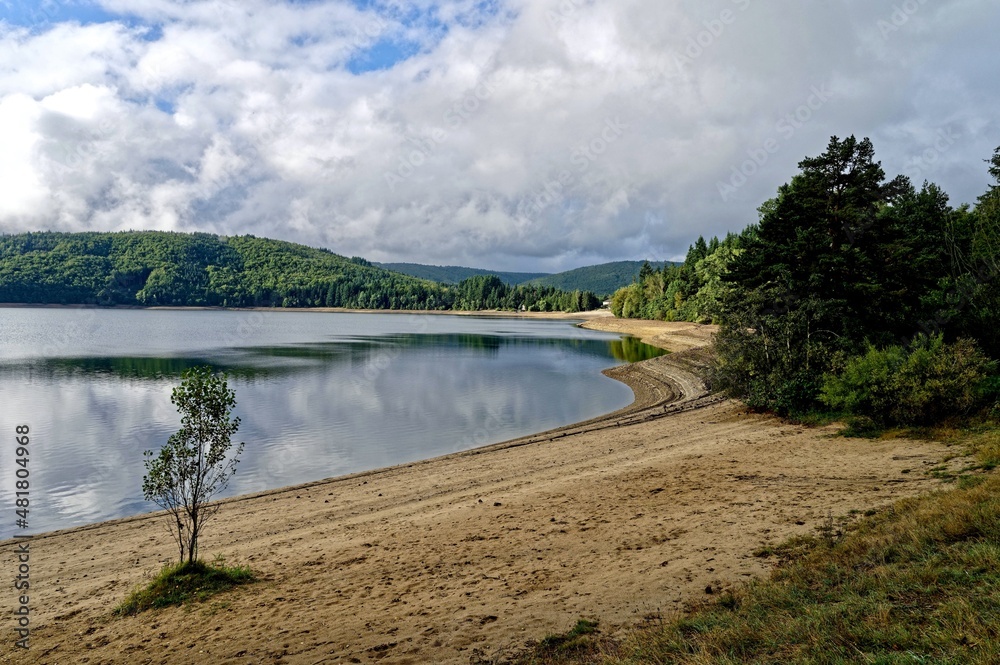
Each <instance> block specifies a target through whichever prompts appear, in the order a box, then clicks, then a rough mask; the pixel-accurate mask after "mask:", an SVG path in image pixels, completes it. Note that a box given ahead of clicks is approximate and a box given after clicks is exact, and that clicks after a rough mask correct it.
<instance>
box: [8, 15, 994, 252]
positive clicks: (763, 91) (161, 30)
mask: <svg viewBox="0 0 1000 665" xmlns="http://www.w3.org/2000/svg"><path fill="white" fill-rule="evenodd" d="M102 5H103V6H104V8H105V9H106V10H108V11H111V12H117V13H121V14H124V15H127V17H128V19H129V20H128V22H126V21H124V20H122V21H120V22H112V23H104V24H90V25H88V24H85V25H80V24H76V23H62V24H55V25H46V26H36V27H35V28H32V29H26V28H18V27H12V26H9V25H5V24H2V23H0V144H2V146H3V151H2V152H0V175H2V176H4V177H3V179H2V182H0V195H2V196H0V229H2V230H6V231H17V230H24V229H35V228H57V229H66V230H79V229H88V228H96V229H121V228H169V229H183V230H208V231H215V232H220V233H245V232H251V233H255V234H257V235H267V236H273V237H279V238H285V239H289V240H295V241H300V242H306V243H312V244H320V245H325V246H328V247H330V248H331V249H333V250H335V251H338V252H340V253H343V254H347V255H355V254H356V255H362V256H366V257H368V258H371V259H374V260H410V261H421V262H434V263H465V264H473V265H484V266H490V267H496V268H512V269H518V268H520V269H561V268H566V267H573V266H574V265H577V264H579V263H582V262H588V261H600V260H612V259H617V258H638V257H643V256H648V257H650V258H674V257H677V256H679V255H681V254H683V252H684V250H685V249H686V246H687V244H688V243H690V242H691V241H692V240H693V239H694V238H695V237H697V236H698V235H699V234H706V235H711V234H721V233H725V232H726V231H730V230H740V229H741V228H742V227H743V226H744V225H746V224H747V223H749V222H752V221H755V218H756V215H755V209H756V207H757V205H759V204H760V203H761V201H763V200H764V199H766V198H769V197H770V196H772V195H773V193H774V190H775V189H776V187H777V186H778V185H779V184H781V183H782V182H785V181H787V180H788V179H789V178H790V177H791V176H792V175H793V174H794V173H795V170H796V163H797V162H798V161H799V160H801V159H802V158H803V157H805V156H806V155H815V154H818V153H819V152H821V151H822V150H823V148H824V147H825V145H826V142H827V140H828V139H829V137H830V135H832V134H837V135H840V136H843V135H847V134H851V133H853V134H857V135H859V136H861V135H865V136H871V137H872V138H873V139H874V140H875V146H876V150H877V155H878V157H879V158H880V159H881V160H882V161H883V164H884V166H885V167H886V170H887V171H889V172H890V173H891V174H894V173H898V172H904V173H911V174H918V173H919V174H920V175H921V176H922V177H926V178H928V179H930V180H932V181H936V182H939V183H940V184H941V185H942V186H944V187H945V189H946V190H947V191H949V192H950V193H951V194H952V195H953V198H954V199H955V200H956V201H957V202H962V201H971V200H973V199H974V198H975V196H976V195H977V194H978V193H980V192H981V191H982V190H983V189H984V188H985V186H986V181H987V175H986V171H985V168H980V166H981V165H982V162H981V160H982V159H985V158H987V157H989V156H990V154H991V153H992V150H993V148H995V147H996V146H997V145H1000V127H998V126H997V122H996V120H995V109H996V108H997V106H998V102H1000V99H998V96H1000V86H998V84H997V82H996V78H995V71H996V64H997V62H996V56H995V54H994V50H993V49H992V47H991V43H992V42H991V35H993V34H995V32H996V30H997V29H998V28H1000V11H998V9H997V8H996V7H995V5H994V4H992V3H990V2H988V1H987V0H952V1H951V2H939V3H935V4H933V5H932V4H929V3H927V4H924V3H921V2H919V1H918V0H913V2H907V3H898V7H899V8H900V9H895V8H894V7H895V6H894V5H889V4H885V3H867V2H865V3H863V2H860V0H851V1H850V2H845V3H834V4H824V3H811V2H809V3H803V2H792V1H791V0H786V1H780V2H773V3H764V2H761V1H760V0H712V1H709V2H698V3H694V2H681V1H676V2H654V1H653V0H620V1H617V2H615V3H597V2H591V1H590V0H563V1H562V2H557V1H555V0H551V1H546V0H541V1H540V0H510V1H509V2H507V3H498V4H497V7H496V8H495V9H496V10H495V11H493V10H491V11H487V12H484V11H483V10H482V9H481V7H480V3H476V2H473V1H472V0H465V1H463V2H452V3H447V4H442V5H439V4H437V3H434V2H431V1H430V0H426V1H422V2H419V3H409V2H408V3H402V2H399V3H394V4H387V5H384V6H383V7H384V9H383V10H382V13H381V14H379V13H376V12H375V11H374V10H372V9H368V10H362V9H359V8H358V7H356V6H354V5H352V4H349V3H347V2H311V3H301V4H300V3H282V2H267V1H264V0H248V1H247V2H239V3H237V2H234V1H231V2H225V1H216V2H210V1H207V0H202V1H195V2H192V1H187V2H182V1H180V0H140V1H136V0H128V1H127V2H126V1H125V0H103V2H102ZM899 12H902V13H899ZM442 26H444V27H442ZM887 26H889V27H887ZM393 41H396V42H398V43H404V44H409V45H410V46H409V47H404V48H409V49H415V50H416V52H415V54H412V55H411V56H410V57H408V58H406V59H403V60H402V61H400V62H397V63H395V64H394V65H393V66H386V67H384V68H381V69H376V70H374V71H368V72H364V73H361V74H359V75H355V74H352V73H351V71H349V68H348V67H349V64H350V63H352V58H354V57H355V56H358V55H361V54H364V53H366V49H369V48H372V47H376V46H377V47H378V48H382V47H385V46H386V44H389V43H391V42H393ZM367 57H368V58H369V59H371V58H376V59H377V58H378V57H381V56H379V55H378V54H377V53H376V54H375V55H372V54H369V55H368V56H367ZM609 123H610V125H609ZM609 126H612V127H617V128H618V129H617V130H615V131H611V130H609V129H608V128H609ZM942 131H944V132H948V133H949V136H952V137H953V140H952V141H951V143H950V144H949V145H948V147H947V150H944V151H942V150H938V151H937V152H936V154H935V155H933V160H931V159H929V158H928V155H931V153H929V152H928V150H930V149H931V148H933V147H934V144H935V142H937V143H938V144H940V143H941V141H939V140H938V139H937V137H938V136H939V132H942ZM765 148H774V149H773V150H771V149H765ZM762 149H764V152H763V153H762V152H761V150H762ZM761 155H765V156H766V159H761V158H760V156H761ZM755 157H757V159H756V162H755V161H754V158H755ZM748 160H749V162H748ZM747 164H749V165H750V166H746V165H747ZM734 169H735V171H734ZM740 169H743V170H744V172H750V171H752V173H751V174H750V175H748V176H746V175H745V176H744V177H743V182H741V181H740V178H739V171H740ZM734 179H735V180H734ZM720 182H721V183H730V184H731V183H733V182H735V183H737V184H738V185H739V186H733V191H731V192H729V194H728V195H726V196H723V195H720V191H719V184H720Z"/></svg>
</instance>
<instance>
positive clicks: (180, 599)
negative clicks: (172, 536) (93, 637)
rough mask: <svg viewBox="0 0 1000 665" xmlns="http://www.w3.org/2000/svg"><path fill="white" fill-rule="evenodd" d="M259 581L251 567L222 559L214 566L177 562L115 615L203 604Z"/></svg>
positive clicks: (144, 587) (139, 591) (127, 600)
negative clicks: (219, 595) (173, 606)
mask: <svg viewBox="0 0 1000 665" xmlns="http://www.w3.org/2000/svg"><path fill="white" fill-rule="evenodd" d="M255 579H256V578H255V576H254V574H253V572H252V571H251V570H250V569H249V568H248V567H245V566H226V565H225V562H224V561H223V560H222V559H221V558H217V559H216V561H215V562H214V563H213V564H212V565H209V564H206V563H204V562H202V561H195V562H193V563H188V562H184V563H175V564H171V565H168V566H164V568H163V569H162V570H161V571H160V573H159V574H158V575H157V576H156V577H155V578H153V580H152V581H151V582H149V584H146V585H144V586H142V587H140V588H138V589H136V590H135V591H133V592H132V593H130V594H129V596H128V598H126V599H125V600H124V601H123V602H122V603H121V604H120V605H118V606H117V607H116V608H115V609H114V611H113V613H114V614H115V615H116V616H132V615H136V614H139V613H140V612H144V611H146V610H149V609H154V608H161V607H169V606H171V605H183V604H185V603H187V602H190V601H197V602H201V601H204V600H207V599H208V598H210V597H212V596H214V595H215V594H218V593H221V592H223V591H226V590H228V589H231V588H233V587H235V586H239V585H241V584H248V583H250V582H253V581H254V580H255Z"/></svg>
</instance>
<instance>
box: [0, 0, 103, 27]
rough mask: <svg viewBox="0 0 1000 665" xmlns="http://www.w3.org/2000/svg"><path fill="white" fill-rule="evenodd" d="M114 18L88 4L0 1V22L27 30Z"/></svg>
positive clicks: (26, 0) (97, 21) (44, 0)
mask: <svg viewBox="0 0 1000 665" xmlns="http://www.w3.org/2000/svg"><path fill="white" fill-rule="evenodd" d="M116 18H117V17H115V16H114V15H112V14H109V13H108V12H106V11H104V10H103V9H101V8H100V7H98V6H96V5H94V4H92V3H90V2H72V1H63V2H51V1H47V0H42V1H41V2H37V1H34V0H0V21H6V22H7V23H10V24H11V25H20V26H24V27H28V28H31V27H35V26H48V25H52V24H55V23H65V22H68V21H76V22H77V23H82V24H88V23H106V22H108V21H114V20H116Z"/></svg>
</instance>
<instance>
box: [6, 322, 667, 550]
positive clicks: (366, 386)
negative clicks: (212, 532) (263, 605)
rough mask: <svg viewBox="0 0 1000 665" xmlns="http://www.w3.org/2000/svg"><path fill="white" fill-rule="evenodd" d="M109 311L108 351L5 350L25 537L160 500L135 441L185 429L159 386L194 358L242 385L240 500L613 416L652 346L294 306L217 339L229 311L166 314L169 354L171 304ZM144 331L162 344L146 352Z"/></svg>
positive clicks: (39, 325) (546, 328) (31, 330)
mask: <svg viewBox="0 0 1000 665" xmlns="http://www.w3.org/2000/svg"><path fill="white" fill-rule="evenodd" d="M35 311H36V310H21V311H20V312H21V314H22V316H20V317H19V318H17V319H16V322H17V325H18V326H19V328H18V329H19V330H21V331H24V332H25V334H27V335H29V336H31V338H32V339H34V340H38V341H39V342H41V343H44V341H45V339H46V335H47V333H46V330H45V326H50V325H51V322H52V321H53V320H59V317H52V316H51V314H50V313H45V314H44V315H43V316H40V317H36V318H35V319H34V320H33V319H32V312H35ZM108 314H109V317H108V320H109V321H110V323H108V321H106V320H105V317H104V313H103V312H99V313H98V314H97V318H96V320H92V321H91V323H92V326H93V327H95V328H97V329H100V328H102V327H104V328H105V330H107V329H116V330H119V331H128V334H127V335H126V336H125V337H123V338H120V339H119V340H116V345H115V348H117V349H118V353H112V352H109V351H110V347H111V346H112V345H111V344H110V343H109V342H108V341H107V340H103V339H99V338H98V337H95V338H94V339H91V340H87V339H83V340H81V343H80V344H79V345H75V346H74V345H72V344H66V345H63V346H61V347H59V352H58V353H51V351H50V355H48V356H44V357H40V356H39V355H38V354H37V352H36V351H35V350H34V349H35V346H32V345H26V344H22V345H21V346H18V343H17V342H16V341H15V342H14V343H13V344H10V345H6V341H5V342H3V344H4V346H0V404H2V405H3V411H2V413H0V427H2V431H13V426H14V424H15V423H18V424H20V423H27V424H29V425H30V426H31V429H32V446H33V448H32V459H31V464H32V467H31V470H32V476H31V477H32V489H33V494H32V502H33V505H32V518H33V519H32V528H31V532H33V533H37V532H39V531H41V530H48V529H53V528H63V527H67V526H72V525H75V524H81V523H86V522H92V521H97V520H102V519H108V518H112V517H118V516H122V515H128V514H134V513H137V512H142V511H145V510H152V509H154V508H155V507H154V506H152V505H150V504H147V503H146V502H144V501H143V500H142V497H141V490H140V485H141V478H142V475H143V473H144V468H143V457H142V452H143V451H144V450H156V449H158V448H159V447H160V446H161V445H162V444H163V443H164V442H165V441H166V440H167V438H168V437H169V436H170V434H172V433H173V432H174V431H176V429H177V427H178V426H179V420H178V415H177V413H176V410H175V409H174V407H173V405H172V404H171V403H170V391H171V390H172V388H173V387H174V386H175V385H176V384H177V380H178V377H179V376H180V374H181V372H183V371H184V370H185V369H187V368H188V367H191V366H194V365H199V364H208V365H210V366H211V367H213V368H215V369H216V370H219V371H224V372H226V373H227V374H229V376H230V384H231V386H232V387H233V388H234V389H235V390H236V395H237V400H238V406H237V408H236V411H235V414H236V415H238V416H239V417H240V418H241V420H242V425H241V427H240V430H239V432H238V433H237V437H236V440H237V441H245V442H246V450H245V452H244V454H243V458H242V461H241V463H240V466H239V469H238V472H237V474H236V476H235V477H234V479H233V481H232V483H231V484H230V487H229V489H228V494H240V493H245V492H253V491H259V490H263V489H268V488H273V487H280V486H284V485H289V484H293V483H299V482H305V481H309V480H316V479H320V478H324V477H331V476H337V475H342V474H345V473H351V472H355V471H360V470H364V469H372V468H377V467H382V466H387V465H392V464H400V463H405V462H409V461H414V460H418V459H425V458H428V457H433V456H437V455H442V454H446V453H450V452H455V451H458V450H463V449H468V448H471V447H475V446H479V445H484V444H488V443H491V442H495V441H502V440H505V439H509V438H513V437H516V436H520V435H524V434H528V433H531V432H535V431H540V430H543V429H546V428H550V427H557V426H559V425H563V424H566V423H569V422H574V421H577V420H582V419H584V418H589V417H593V416H596V415H599V414H600V413H605V412H608V411H611V410H614V409H616V408H619V407H621V406H624V405H626V404H628V403H629V402H630V401H631V399H632V394H631V391H630V390H629V389H628V388H627V387H625V386H624V385H622V384H620V383H618V382H616V381H612V380H610V379H607V378H606V377H604V376H602V375H601V374H600V370H601V369H603V368H606V367H608V366H610V365H612V364H614V363H615V360H616V359H617V360H619V361H633V360H637V359H642V358H645V357H650V354H653V353H655V350H652V349H651V348H650V347H646V345H643V344H641V343H640V342H638V340H633V339H624V340H617V339H614V338H613V337H612V336H609V335H604V334H597V333H591V332H589V331H581V330H579V329H577V328H573V327H571V326H567V325H565V324H563V323H561V322H558V323H556V324H552V323H551V322H531V323H530V324H528V325H526V324H525V322H510V321H502V322H500V321H496V320H488V319H480V320H471V321H470V320H469V319H468V318H464V319H457V318H453V317H432V318H433V319H434V320H433V321H431V322H430V323H427V324H426V325H425V326H424V328H425V332H411V331H408V330H407V328H410V330H412V329H413V328H414V327H415V326H416V325H417V324H419V323H420V322H421V321H420V320H419V319H416V318H408V319H407V317H397V316H382V317H379V316H377V315H376V316H371V315H369V316H367V317H364V318H363V319H362V320H360V321H358V320H357V319H350V320H344V319H341V318H339V317H333V315H331V317H333V318H331V317H326V318H324V317H309V316H303V315H302V314H288V315H285V317H286V318H284V319H268V320H266V322H265V324H262V325H261V326H260V328H259V329H258V330H257V332H256V333H255V334H254V335H250V336H248V337H247V338H246V339H242V340H241V342H242V343H241V344H239V345H233V346H228V347H226V346H219V345H217V344H213V343H212V342H213V340H218V339H220V338H221V336H222V335H224V334H225V331H226V330H230V329H231V326H232V321H233V318H232V317H231V316H229V314H230V313H227V312H203V313H200V314H203V315H207V316H196V317H190V316H186V317H185V325H180V324H178V323H177V322H176V321H175V322H173V329H174V330H176V331H180V332H179V335H180V336H179V337H178V338H177V343H176V344H174V345H173V347H172V348H171V345H170V344H169V339H168V336H165V335H164V334H163V332H162V330H163V327H164V320H163V316H162V315H163V314H166V313H163V312H157V313H155V314H156V316H151V317H145V316H144V314H147V313H146V312H126V313H124V314H126V315H127V316H124V317H123V316H122V314H123V313H122V312H117V311H112V312H108ZM4 316H7V318H8V319H9V318H10V317H9V314H4V312H3V311H0V340H9V339H11V338H10V337H4V336H3V335H4V334H5V332H6V331H5V329H4ZM538 324H541V325H538ZM33 326H34V327H33ZM362 328H364V329H366V330H367V331H368V332H369V333H371V332H372V331H375V332H378V333H380V334H363V332H362ZM192 329H193V330H194V332H195V333H196V334H197V335H198V337H197V338H196V339H195V340H192V338H191V334H192ZM418 329H419V328H418ZM309 338H311V341H303V339H307V340H308V339H309ZM148 339H155V340H156V343H155V344H151V345H150V348H152V349H154V350H157V351H160V352H159V353H153V352H146V353H143V351H147V348H146V346H145V344H144V340H148ZM195 341H197V342H198V343H197V344H196V343H194V342H195ZM50 347H51V345H50ZM164 349H165V350H167V351H168V352H167V353H164V352H163V350H164ZM95 351H103V352H104V353H94V352H95ZM9 462H10V460H9V459H6V458H5V459H2V460H0V472H2V479H0V490H2V496H0V512H3V513H4V514H12V505H11V503H10V501H11V499H10V497H12V496H13V490H14V488H13V474H12V473H9V472H8V471H9V468H8V464H9ZM11 535H13V533H12V531H11V526H10V525H8V524H0V538H6V537H9V536H11Z"/></svg>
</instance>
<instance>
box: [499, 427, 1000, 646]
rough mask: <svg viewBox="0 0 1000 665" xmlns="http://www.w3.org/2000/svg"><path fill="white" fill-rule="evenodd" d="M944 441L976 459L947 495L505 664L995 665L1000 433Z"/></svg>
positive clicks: (843, 526)
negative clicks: (700, 599) (586, 637)
mask: <svg viewBox="0 0 1000 665" xmlns="http://www.w3.org/2000/svg"><path fill="white" fill-rule="evenodd" d="M937 435H938V436H946V435H947V437H950V438H952V439H953V442H955V443H958V444H961V445H963V446H964V447H966V448H967V449H968V452H969V453H970V454H971V456H972V460H973V462H971V463H970V465H969V466H967V467H966V468H965V469H963V473H962V474H959V475H957V476H956V479H957V481H958V482H956V483H954V485H952V487H951V488H950V489H948V490H946V491H941V492H937V493H934V494H931V495H927V496H923V497H918V498H914V499H907V500H904V501H901V502H899V503H897V504H895V505H894V506H892V507H890V508H887V509H884V510H881V511H879V512H877V513H874V514H871V513H870V512H866V513H864V514H863V515H862V514H857V513H855V514H854V515H852V516H851V518H852V519H851V520H850V521H849V522H848V521H844V522H842V523H840V524H838V523H836V522H834V521H833V519H832V516H831V518H829V519H828V522H827V524H825V525H824V529H823V530H822V532H821V533H820V534H819V535H817V536H815V537H797V538H794V539H792V540H790V541H788V542H786V543H784V544H781V545H776V546H770V547H765V548H762V549H760V550H758V551H757V552H755V554H756V555H757V556H768V557H771V556H773V557H777V558H778V565H777V568H776V569H775V571H774V572H773V573H772V575H771V576H770V577H769V578H766V579H762V580H757V581H754V582H751V583H748V584H746V585H744V586H742V587H740V588H738V589H737V590H735V591H733V592H731V593H726V594H723V595H721V596H719V597H716V598H715V599H713V600H712V601H707V602H705V603H704V604H702V605H700V606H698V607H695V608H692V609H690V610H689V611H688V612H686V613H685V614H683V615H681V616H679V617H677V618H674V619H672V620H669V621H661V622H659V623H656V624H652V625H645V626H641V627H638V628H635V629H633V630H632V631H631V632H630V633H628V634H627V635H626V636H624V637H622V638H620V639H611V638H604V639H602V640H599V641H592V642H591V643H590V644H589V645H588V647H587V649H585V650H583V651H580V652H576V653H570V654H566V655H563V654H558V653H557V654H555V655H554V656H553V657H551V658H550V656H549V654H548V653H546V652H545V651H543V648H544V645H545V641H544V640H543V642H541V643H538V644H536V645H534V646H533V651H532V652H530V653H528V654H525V655H522V657H521V659H520V660H511V661H509V662H511V663H517V664H522V663H525V664H526V663H550V662H551V663H588V664H589V663H600V664H602V665H626V664H629V665H631V664H635V663H685V664H703V663H731V664H734V665H735V664H737V663H758V664H762V665H763V664H775V665H776V664H778V663H814V664H826V663H829V664H833V663H875V664H880V665H891V664H896V663H899V664H903V663H907V664H910V663H934V664H944V663H983V664H986V663H1000V474H993V473H990V471H991V470H992V469H994V468H996V467H997V465H998V463H1000V430H998V429H996V428H995V427H993V428H990V427H986V426H984V427H982V428H981V429H979V430H978V431H976V430H973V431H966V432H964V433H957V432H945V433H941V432H939V433H937ZM947 437H946V438H947Z"/></svg>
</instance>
